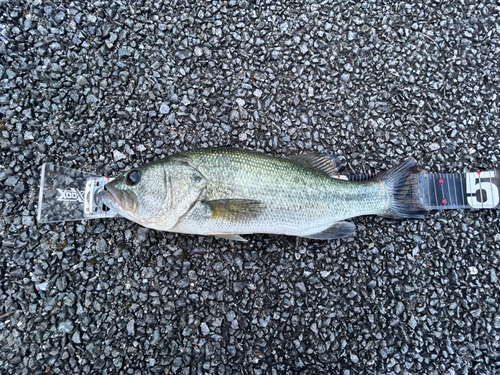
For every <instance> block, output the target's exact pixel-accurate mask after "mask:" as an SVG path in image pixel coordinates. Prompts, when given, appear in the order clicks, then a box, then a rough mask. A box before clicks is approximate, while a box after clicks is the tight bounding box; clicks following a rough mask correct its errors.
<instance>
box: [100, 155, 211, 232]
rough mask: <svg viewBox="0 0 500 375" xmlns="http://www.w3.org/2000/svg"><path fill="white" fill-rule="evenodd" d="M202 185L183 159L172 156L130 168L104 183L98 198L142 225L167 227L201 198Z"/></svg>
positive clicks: (203, 186) (204, 181)
mask: <svg viewBox="0 0 500 375" xmlns="http://www.w3.org/2000/svg"><path fill="white" fill-rule="evenodd" d="M205 185H206V180H205V178H204V177H203V176H202V175H201V174H200V173H199V171H198V170H196V169H195V168H192V167H191V166H190V165H189V164H188V163H187V161H186V160H184V159H181V160H178V159H172V158H171V159H167V160H165V159H164V160H159V161H156V162H152V163H150V164H146V165H144V166H143V167H140V168H134V169H131V170H129V171H128V172H126V173H124V174H123V175H121V176H119V177H117V178H116V179H114V180H113V181H110V182H109V183H107V184H106V185H105V187H104V190H103V191H101V192H100V193H99V195H98V200H100V202H102V203H103V204H105V205H106V206H108V207H109V208H111V209H113V210H114V211H116V212H117V213H118V214H119V215H121V216H123V217H125V218H127V219H129V220H132V221H134V222H136V223H138V224H141V225H143V226H145V227H148V228H153V229H159V230H169V229H171V228H172V227H174V226H175V225H176V224H177V222H178V220H179V218H181V217H182V216H183V215H185V214H186V213H187V212H188V211H189V210H190V209H191V208H192V207H193V206H194V205H195V203H196V202H197V201H198V200H200V199H201V198H202V196H203V194H204V191H205Z"/></svg>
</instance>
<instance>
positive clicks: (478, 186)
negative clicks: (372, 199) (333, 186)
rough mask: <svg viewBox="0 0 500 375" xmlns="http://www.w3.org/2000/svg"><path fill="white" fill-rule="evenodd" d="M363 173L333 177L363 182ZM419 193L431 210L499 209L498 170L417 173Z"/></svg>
mask: <svg viewBox="0 0 500 375" xmlns="http://www.w3.org/2000/svg"><path fill="white" fill-rule="evenodd" d="M373 177H374V176H370V175H366V174H358V175H347V176H342V175H338V176H336V178H340V179H344V180H349V181H363V180H368V179H370V178H373ZM419 178H420V181H419V192H418V194H419V196H420V200H421V202H422V205H423V206H425V207H426V208H427V209H428V210H429V211H430V210H455V209H500V171H498V170H496V171H487V172H465V173H425V172H421V173H420V174H419Z"/></svg>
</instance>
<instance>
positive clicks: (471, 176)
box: [465, 171, 499, 208]
mask: <svg viewBox="0 0 500 375" xmlns="http://www.w3.org/2000/svg"><path fill="white" fill-rule="evenodd" d="M493 177H495V172H493V171H489V172H482V173H481V174H480V175H479V174H477V173H467V177H466V183H465V185H466V189H467V203H468V204H469V205H470V206H471V207H473V208H494V207H495V206H496V205H497V204H498V202H499V196H498V187H497V186H496V185H495V184H494V183H492V182H491V179H492V178H493Z"/></svg>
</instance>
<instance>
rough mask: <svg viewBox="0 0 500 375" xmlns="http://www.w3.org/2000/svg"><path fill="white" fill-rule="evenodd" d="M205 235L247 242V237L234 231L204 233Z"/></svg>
mask: <svg viewBox="0 0 500 375" xmlns="http://www.w3.org/2000/svg"><path fill="white" fill-rule="evenodd" d="M204 235H205V236H215V237H217V238H225V239H226V240H232V241H241V242H248V240H247V239H245V238H243V237H241V236H240V235H239V234H236V233H223V232H220V233H205V234H204Z"/></svg>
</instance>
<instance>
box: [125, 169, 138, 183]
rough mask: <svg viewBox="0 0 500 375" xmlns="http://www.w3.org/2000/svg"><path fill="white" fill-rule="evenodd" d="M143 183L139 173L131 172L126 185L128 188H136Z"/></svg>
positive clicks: (126, 179)
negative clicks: (140, 182)
mask: <svg viewBox="0 0 500 375" xmlns="http://www.w3.org/2000/svg"><path fill="white" fill-rule="evenodd" d="M139 181H141V175H140V174H139V172H137V171H130V172H128V173H127V175H126V176H125V183H126V184H127V185H128V186H135V185H137V184H138V183H139Z"/></svg>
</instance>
